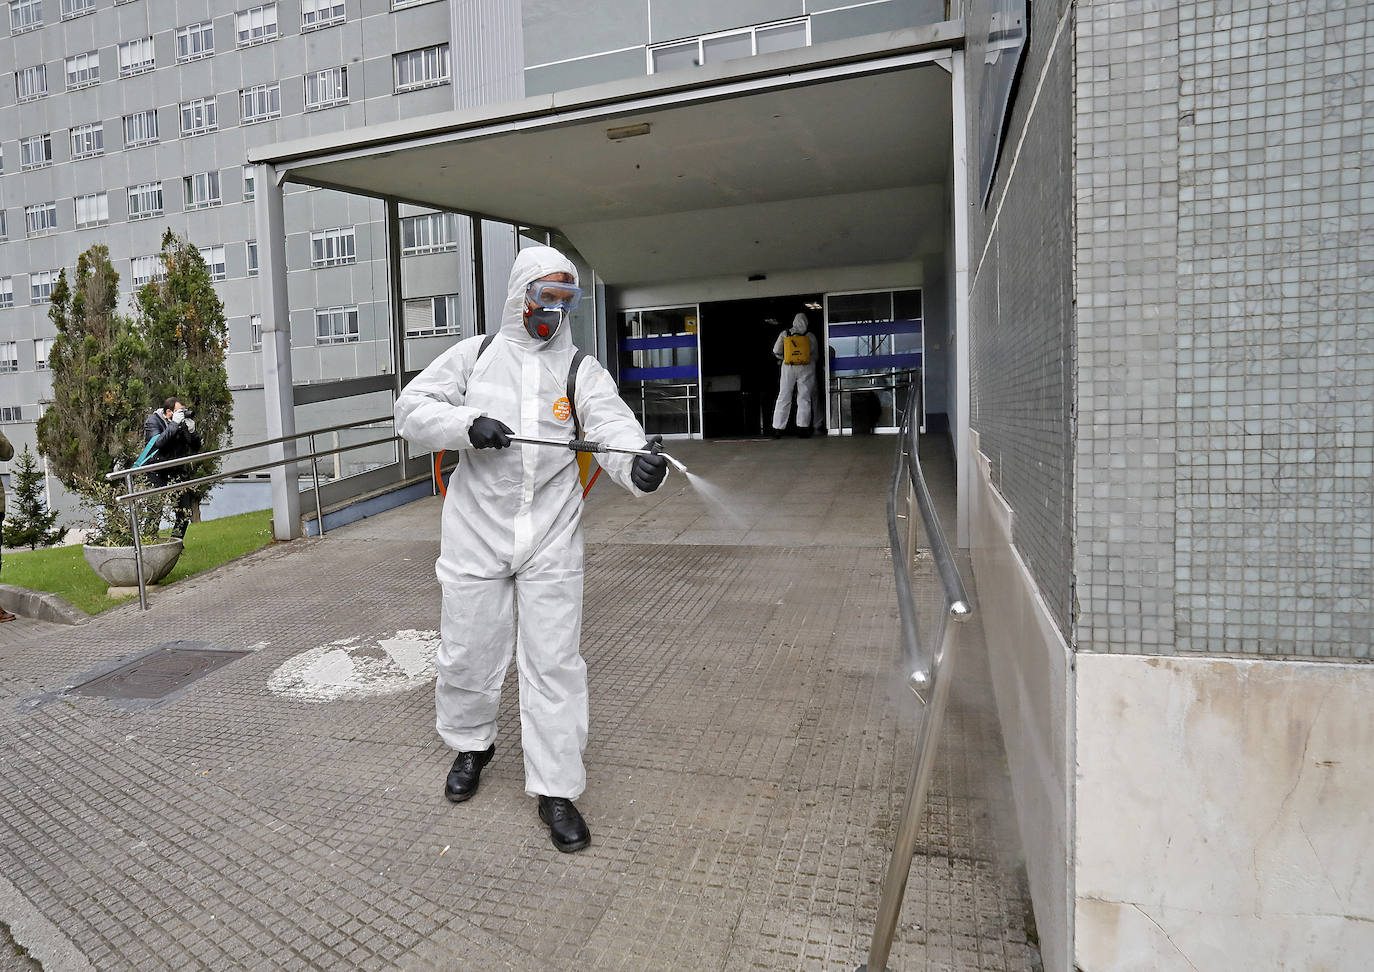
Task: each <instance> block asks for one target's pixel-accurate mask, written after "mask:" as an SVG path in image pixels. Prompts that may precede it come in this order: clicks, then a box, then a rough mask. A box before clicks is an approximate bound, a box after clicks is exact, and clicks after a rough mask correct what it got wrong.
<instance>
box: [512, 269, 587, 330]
mask: <svg viewBox="0 0 1374 972" xmlns="http://www.w3.org/2000/svg"><path fill="white" fill-rule="evenodd" d="M581 300H582V289H581V288H580V287H577V286H574V285H573V284H570V283H562V282H561V281H557V280H536V281H535V282H534V283H532V284H530V285H529V286H528V287H526V288H525V330H526V331H527V332H528V333H529V336H530V337H532V338H534V339H535V340H538V341H547V340H549V339H550V338H552V337H553V336H554V335H555V334H557V333H558V329H559V328H560V327H562V326H563V321H564V319H566V318H567V316H568V313H569V312H570V311H571V310H572V309H573V308H574V307H576V306H577V305H578V303H579V302H580V301H581Z"/></svg>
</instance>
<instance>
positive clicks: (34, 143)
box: [19, 132, 52, 172]
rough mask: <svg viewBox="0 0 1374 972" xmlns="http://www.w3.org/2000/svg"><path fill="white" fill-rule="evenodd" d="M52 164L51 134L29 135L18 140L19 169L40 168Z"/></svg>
mask: <svg viewBox="0 0 1374 972" xmlns="http://www.w3.org/2000/svg"><path fill="white" fill-rule="evenodd" d="M49 165H52V136H51V135H49V134H48V133H47V132H44V133H43V134H42V135H30V136H29V137H28V138H21V139H20V140H19V171H21V172H23V171H25V170H27V169H42V168H44V167H46V166H49Z"/></svg>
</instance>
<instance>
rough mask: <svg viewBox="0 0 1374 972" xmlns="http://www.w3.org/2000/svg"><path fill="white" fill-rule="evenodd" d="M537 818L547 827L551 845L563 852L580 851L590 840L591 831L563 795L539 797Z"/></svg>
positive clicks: (575, 808)
mask: <svg viewBox="0 0 1374 972" xmlns="http://www.w3.org/2000/svg"><path fill="white" fill-rule="evenodd" d="M539 819H540V820H542V821H544V823H545V824H547V825H548V828H549V837H550V839H552V840H553V846H554V847H557V848H558V849H559V850H561V851H562V852H563V853H564V854H571V853H572V852H573V851H580V850H581V849H582V848H584V847H586V846H587V845H588V844H590V843H591V842H592V834H591V831H589V830H588V829H587V822H586V821H585V820H583V819H582V814H580V813H578V812H577V807H575V806H573V802H572V801H571V800H568V799H565V798H563V797H546V796H541V797H540V798H539Z"/></svg>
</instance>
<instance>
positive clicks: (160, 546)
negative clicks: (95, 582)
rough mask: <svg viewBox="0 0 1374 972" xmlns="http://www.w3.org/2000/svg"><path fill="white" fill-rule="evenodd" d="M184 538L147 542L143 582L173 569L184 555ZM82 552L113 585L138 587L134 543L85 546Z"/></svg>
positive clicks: (159, 576)
mask: <svg viewBox="0 0 1374 972" xmlns="http://www.w3.org/2000/svg"><path fill="white" fill-rule="evenodd" d="M181 546H182V544H181V541H180V540H168V541H167V542H166V543H145V544H144V545H143V582H144V583H145V584H156V583H157V582H158V581H160V580H162V578H164V577H166V576H167V575H168V574H170V573H171V572H172V568H173V567H175V566H176V563H177V558H178V557H180V556H181ZM81 553H82V554H83V555H84V556H85V558H86V563H88V564H90V565H91V570H93V571H95V572H96V574H97V576H99V577H100V579H101V580H103V581H104V582H105V583H106V584H108V585H110V586H111V587H137V586H138V563H137V562H136V561H135V559H134V548H133V547H91V546H84V545H83V546H82V548H81Z"/></svg>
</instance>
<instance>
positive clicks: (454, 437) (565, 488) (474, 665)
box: [396, 246, 646, 800]
mask: <svg viewBox="0 0 1374 972" xmlns="http://www.w3.org/2000/svg"><path fill="white" fill-rule="evenodd" d="M560 272H562V273H569V274H571V275H572V277H573V280H574V282H575V281H576V279H577V270H576V269H575V268H574V266H573V264H572V263H571V262H570V261H569V260H568V259H567V258H566V257H564V256H563V255H562V254H561V253H559V252H558V251H557V250H554V249H552V248H550V247H544V246H538V247H531V248H529V249H525V250H522V251H521V252H520V253H519V255H518V256H517V257H516V259H515V265H514V266H513V267H512V269H511V275H510V289H509V291H508V292H507V294H506V304H505V307H504V308H503V309H502V312H501V328H500V332H499V334H498V335H497V337H496V338H495V339H494V340H493V341H492V343H491V345H490V346H489V347H488V348H487V350H486V351H485V352H483V353H482V355H481V357H480V358H479V357H478V351H479V349H480V348H481V346H482V340H483V337H482V336H481V335H478V336H475V337H471V338H468V339H466V340H463V341H460V342H459V343H458V344H456V345H454V346H453V347H452V348H450V349H449V350H448V351H447V352H445V353H444V354H443V355H441V356H440V357H439V358H437V359H436V360H435V361H434V362H433V363H432V364H431V365H430V366H429V367H427V368H426V369H425V370H424V371H422V372H421V373H420V374H419V375H417V376H416V377H415V379H414V380H413V381H411V382H410V384H408V385H407V386H406V388H405V390H404V391H403V392H401V395H400V397H399V398H397V400H396V429H397V432H398V433H399V434H400V435H402V436H403V437H405V438H406V439H408V440H409V441H410V442H412V443H414V444H415V445H417V446H419V447H420V448H422V449H428V450H434V451H438V450H440V449H445V450H451V449H459V450H461V451H462V455H461V459H460V461H459V464H458V468H457V469H456V470H455V471H454V473H453V476H452V478H451V480H450V481H449V486H448V495H447V498H446V499H445V500H444V511H443V534H442V541H441V545H440V552H439V560H438V562H437V564H436V566H435V573H436V574H437V575H438V577H439V583H440V584H441V585H442V587H443V613H442V619H441V622H440V628H441V632H440V633H441V642H440V647H439V652H438V659H437V663H438V670H439V676H438V679H437V681H436V683H435V688H434V701H435V710H436V714H437V718H436V724H437V728H438V730H439V735H440V736H441V737H442V738H443V740H444V742H445V743H447V744H448V745H449V746H451V747H452V748H453V749H455V750H458V751H460V752H467V751H480V750H484V749H486V748H487V747H488V746H490V745H491V744H492V743H493V742H494V740H495V738H496V719H497V710H498V708H499V706H500V701H501V683H502V681H503V680H504V678H505V673H506V669H507V667H508V666H509V665H510V659H511V653H512V650H514V651H515V653H516V664H517V666H518V669H519V673H520V730H521V741H522V743H523V746H524V751H525V792H526V793H528V794H530V795H531V796H536V795H543V796H551V797H566V798H567V799H569V800H575V799H576V798H577V797H578V796H580V795H581V793H582V791H583V789H584V788H585V786H586V772H585V770H584V769H583V765H582V752H583V749H584V748H585V747H586V742H587V666H586V664H585V663H584V662H583V661H582V656H581V655H580V654H579V652H578V642H579V639H580V637H581V631H582V558H583V544H582V487H581V483H580V481H579V479H578V469H577V462H576V459H575V454H574V453H573V452H572V451H571V450H564V449H557V448H553V447H550V446H533V445H521V444H520V443H518V442H517V443H513V444H512V445H511V446H510V448H507V449H495V448H489V449H481V450H477V449H474V448H473V446H472V442H471V440H470V439H469V437H468V432H469V430H470V429H471V427H472V423H473V421H474V420H475V419H476V418H478V417H479V416H482V415H487V416H490V417H491V418H493V419H497V420H499V421H502V422H505V423H506V425H508V426H510V428H511V429H512V430H513V431H514V433H515V434H517V435H526V436H541V437H545V438H559V439H568V440H571V439H572V438H573V437H574V432H573V420H572V418H571V417H570V416H569V414H568V409H567V402H566V399H567V384H568V368H569V366H570V364H571V363H572V359H573V355H574V354H575V353H576V350H577V349H576V348H575V347H574V345H573V341H572V335H571V334H570V333H569V325H568V323H567V321H566V320H564V321H563V323H562V325H561V326H560V327H559V328H558V330H557V331H556V332H555V333H554V336H553V337H551V338H549V339H548V340H547V341H542V340H539V339H537V338H535V337H532V336H531V335H530V334H529V333H528V332H527V331H526V330H525V327H524V324H523V312H524V301H525V288H526V286H527V285H528V284H530V283H531V282H532V281H534V280H538V279H539V278H541V277H544V276H547V275H549V274H552V273H560ZM576 396H577V411H578V416H579V418H580V419H581V420H582V428H583V435H584V437H585V438H588V439H594V440H598V441H603V442H606V443H607V444H609V445H618V446H626V447H629V448H634V449H640V448H643V447H644V443H645V439H646V437H645V434H644V429H643V428H642V427H641V426H640V424H639V422H638V421H636V420H635V417H634V414H633V413H632V412H631V411H630V409H629V407H628V406H626V405H625V403H624V402H622V401H621V399H620V395H619V394H618V392H617V390H616V385H615V382H614V381H612V379H611V376H610V375H609V374H608V373H607V372H606V369H605V368H604V367H602V366H601V364H600V363H599V362H598V361H597V360H596V359H595V358H592V357H587V358H585V359H584V360H583V361H582V364H581V366H580V368H579V370H578V377H577V387H576ZM597 458H598V460H600V462H601V466H602V468H603V469H604V470H605V471H606V473H607V474H608V475H609V476H611V478H613V479H614V480H615V481H616V482H618V483H620V484H621V485H622V486H624V487H625V488H626V489H628V490H630V491H631V492H632V493H634V494H635V495H637V496H643V495H646V494H645V493H643V492H642V491H640V490H638V489H636V488H635V487H634V485H633V484H632V483H631V480H630V467H631V464H632V462H633V460H634V458H635V457H634V456H630V455H619V454H615V453H604V454H601V455H598V457H597ZM517 608H518V617H519V632H518V634H517V632H516V609H517Z"/></svg>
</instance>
